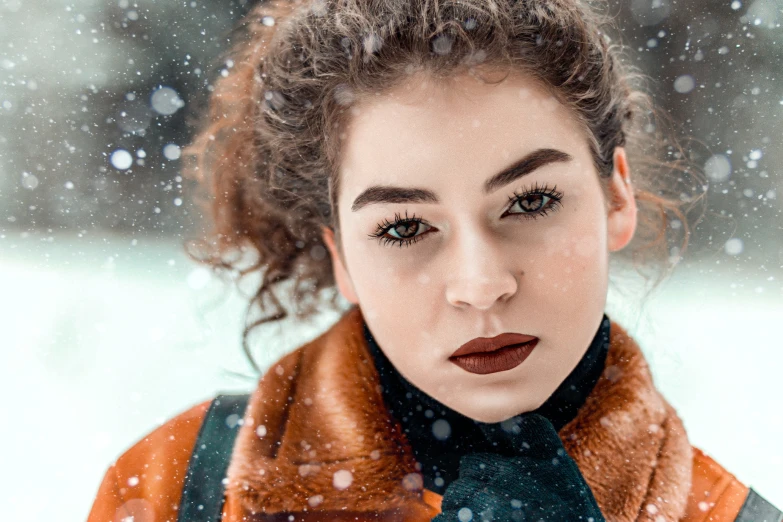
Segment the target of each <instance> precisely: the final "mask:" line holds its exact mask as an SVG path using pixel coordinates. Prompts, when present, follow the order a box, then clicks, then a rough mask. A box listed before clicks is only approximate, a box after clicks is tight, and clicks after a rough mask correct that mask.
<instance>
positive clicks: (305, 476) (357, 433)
mask: <svg viewBox="0 0 783 522" xmlns="http://www.w3.org/2000/svg"><path fill="white" fill-rule="evenodd" d="M362 321H363V317H362V315H361V311H360V309H359V308H358V307H354V308H352V309H350V310H349V311H348V312H347V313H346V314H345V315H344V316H343V317H342V318H340V320H339V321H338V322H337V323H336V324H335V325H333V326H332V327H331V328H330V329H329V330H327V331H326V332H324V333H323V334H322V335H320V336H319V337H317V338H316V339H314V340H313V341H311V342H309V343H307V344H305V345H304V346H302V347H300V348H299V349H297V350H296V351H294V352H293V353H291V354H289V355H287V356H285V357H283V358H282V359H281V360H280V361H279V362H278V363H277V364H274V365H273V366H272V367H271V368H270V369H269V371H268V372H267V373H266V375H264V377H263V378H262V379H261V380H260V381H259V384H258V387H257V389H256V390H255V392H254V393H253V395H252V397H251V399H250V403H249V406H248V409H247V411H246V413H245V418H244V423H243V425H242V427H241V428H240V432H239V435H238V437H237V441H236V445H235V448H234V455H233V457H232V461H231V464H230V467H229V471H228V477H229V481H228V486H227V492H228V494H229V495H234V496H236V498H238V500H239V502H240V504H241V505H242V506H243V507H244V509H245V510H246V511H247V512H248V513H270V514H271V513H284V512H297V511H311V512H312V511H333V510H337V511H340V510H346V509H347V510H350V511H354V512H376V511H377V512H381V511H386V510H393V511H404V512H406V513H408V514H410V515H413V516H412V517H411V518H414V519H415V518H421V519H422V520H429V518H431V517H432V516H434V515H435V514H436V512H433V511H432V509H433V508H432V507H431V506H429V505H428V504H426V503H425V502H424V501H423V500H422V481H421V476H420V475H419V474H418V473H416V470H415V460H414V458H413V454H412V452H411V450H410V447H409V446H408V444H407V442H406V440H405V438H404V437H403V436H402V435H401V433H400V429H399V425H396V423H394V422H393V421H392V420H391V418H390V417H389V415H388V413H387V412H386V409H385V407H384V405H383V399H382V395H381V392H380V388H379V384H378V383H379V380H378V374H377V373H376V371H375V367H374V365H373V364H372V359H371V357H370V354H369V352H368V351H367V347H366V341H365V339H364V336H363V332H362ZM560 437H561V439H562V440H563V444H564V446H565V448H566V451H567V452H568V453H569V455H571V457H572V458H573V459H574V460H575V461H576V464H577V465H578V467H579V469H580V471H581V472H582V474H583V475H584V477H585V480H586V481H587V483H588V484H589V485H590V488H591V489H592V491H593V494H594V495H595V497H596V500H597V501H598V505H599V506H600V508H601V511H602V512H603V513H604V515H605V517H606V519H607V520H608V521H612V522H614V521H618V522H625V521H637V520H638V521H655V522H659V521H675V520H679V519H680V518H681V517H682V516H683V514H684V513H685V507H686V502H687V498H688V493H689V491H690V485H691V467H692V460H691V459H692V454H691V446H690V444H689V442H688V439H687V436H686V434H685V430H684V428H683V425H682V423H681V421H680V419H679V417H678V416H677V414H676V413H675V411H674V410H673V408H672V407H671V406H670V405H669V404H668V403H667V402H666V400H665V399H664V398H663V397H662V396H661V395H660V394H659V393H658V391H657V390H656V389H655V387H654V385H653V381H652V377H651V375H650V372H649V368H648V366H647V363H646V361H645V359H644V356H643V355H642V352H641V350H640V349H639V347H638V345H637V344H636V343H635V342H634V341H633V339H631V338H630V337H629V336H628V335H627V333H626V332H625V331H624V330H623V328H622V327H620V326H619V325H617V324H616V323H614V322H612V324H611V333H610V345H609V353H608V355H607V360H606V366H605V370H604V373H603V375H602V376H601V378H600V379H599V381H598V383H597V384H596V386H595V388H594V389H593V391H592V393H591V394H590V396H589V397H588V399H587V402H586V403H585V404H584V406H583V407H582V408H581V409H580V410H579V412H578V414H577V416H576V418H575V419H573V420H572V421H571V422H570V423H568V424H567V425H566V426H564V427H563V428H562V429H561V430H560ZM338 472H339V473H338ZM417 514H418V515H420V517H417V516H416V515H417Z"/></svg>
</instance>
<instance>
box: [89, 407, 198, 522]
mask: <svg viewBox="0 0 783 522" xmlns="http://www.w3.org/2000/svg"><path fill="white" fill-rule="evenodd" d="M210 402H211V400H209V401H205V402H202V403H200V404H198V405H196V406H193V407H192V408H190V409H189V410H187V411H185V412H183V413H180V414H179V415H177V416H176V417H174V418H172V419H170V420H169V421H167V422H166V423H164V424H163V425H162V426H160V427H158V428H156V429H155V430H153V431H152V432H150V433H149V434H147V435H146V436H145V437H144V438H143V439H142V440H140V441H139V442H137V443H136V444H134V445H133V446H131V447H130V448H129V449H128V450H127V451H126V452H125V453H123V454H122V456H121V457H120V458H119V459H117V462H115V463H114V464H113V465H112V466H111V467H109V469H108V470H107V472H106V474H105V475H104V477H103V481H102V482H101V484H100V486H99V488H98V493H97V495H96V498H95V501H94V502H93V505H92V509H91V510H90V514H89V516H88V518H87V522H120V521H122V520H133V521H134V522H153V521H154V522H166V521H168V522H176V520H177V510H178V509H179V501H180V497H181V494H182V485H183V484H184V481H185V475H186V473H187V469H188V463H189V461H190V455H191V453H192V451H193V445H194V444H195V441H196V437H197V436H198V432H199V429H200V428H201V423H202V421H203V420H204V415H205V414H206V411H207V409H208V408H209V404H210ZM129 517H132V519H131V518H129Z"/></svg>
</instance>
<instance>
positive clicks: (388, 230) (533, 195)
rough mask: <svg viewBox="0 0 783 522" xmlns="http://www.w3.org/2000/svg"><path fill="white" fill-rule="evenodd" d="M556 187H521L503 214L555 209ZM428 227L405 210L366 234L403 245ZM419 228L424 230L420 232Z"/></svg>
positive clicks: (527, 216)
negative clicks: (517, 209)
mask: <svg viewBox="0 0 783 522" xmlns="http://www.w3.org/2000/svg"><path fill="white" fill-rule="evenodd" d="M556 189H557V186H556V185H555V186H554V187H553V188H551V189H550V188H549V187H548V186H546V185H544V186H543V187H539V186H538V184H536V186H535V187H534V188H532V189H529V190H524V191H523V192H522V193H517V192H514V195H513V196H511V197H509V198H508V199H509V201H510V202H511V205H510V206H509V209H508V210H507V211H506V212H505V213H504V214H503V215H504V216H506V215H512V216H519V217H520V218H522V219H537V218H539V217H542V216H546V215H547V214H549V213H550V212H554V211H555V210H557V209H558V208H559V206H560V205H561V204H562V203H561V200H562V199H563V194H562V193H561V192H558V191H557V190H556ZM517 205H518V206H519V208H520V209H522V212H511V210H512V209H513V208H514V207H515V206H517ZM429 228H431V226H430V225H428V224H427V223H425V222H424V220H422V219H421V218H420V217H417V216H416V215H415V214H414V215H413V216H411V217H408V213H407V211H406V212H405V217H404V218H403V217H401V216H400V215H399V214H395V215H394V220H393V221H391V222H390V221H388V220H386V219H384V221H383V223H379V224H378V226H377V229H376V231H375V232H373V233H372V234H368V235H369V237H370V239H376V240H377V241H378V243H381V242H383V244H384V245H391V246H394V244H397V245H399V246H400V248H402V246H410V245H412V244H413V243H416V242H417V241H419V240H420V239H421V238H422V237H423V236H425V235H426V232H427V230H429ZM422 229H424V232H425V233H420V232H421V231H422Z"/></svg>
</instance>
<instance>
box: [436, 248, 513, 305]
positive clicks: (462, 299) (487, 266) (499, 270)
mask: <svg viewBox="0 0 783 522" xmlns="http://www.w3.org/2000/svg"><path fill="white" fill-rule="evenodd" d="M457 250H458V251H457V252H455V253H454V255H452V256H451V257H450V260H451V262H450V263H449V267H448V269H449V273H450V274H451V275H452V278H451V279H450V280H449V282H448V284H447V286H446V300H447V301H448V302H449V304H451V305H453V306H455V307H457V308H465V307H473V308H477V309H479V310H486V309H488V308H490V307H491V306H493V305H494V304H495V302H497V301H501V302H505V301H508V300H509V299H510V298H511V297H512V296H513V295H514V294H516V292H517V289H518V287H519V281H518V279H517V274H519V275H522V273H523V272H522V270H521V269H515V268H513V267H514V264H515V261H516V259H514V258H513V256H509V254H508V252H505V253H504V252H503V249H502V248H501V246H500V245H498V244H495V243H493V242H492V241H491V240H490V239H489V238H487V237H485V236H481V235H479V234H474V235H472V236H471V238H470V239H469V240H466V241H462V242H461V244H460V245H459V246H458V247H457Z"/></svg>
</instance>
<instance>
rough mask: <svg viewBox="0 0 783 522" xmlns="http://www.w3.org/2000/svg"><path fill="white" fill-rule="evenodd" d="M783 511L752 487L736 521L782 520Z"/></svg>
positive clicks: (768, 521) (779, 521)
mask: <svg viewBox="0 0 783 522" xmlns="http://www.w3.org/2000/svg"><path fill="white" fill-rule="evenodd" d="M781 520H783V513H781V512H780V510H779V509H778V508H776V507H775V506H773V505H772V504H770V503H769V502H768V501H767V500H766V499H765V498H764V497H762V496H761V495H759V494H758V493H756V492H755V491H753V488H750V491H748V496H747V497H745V502H744V503H743V504H742V508H741V509H740V511H739V515H737V518H735V519H734V522H781Z"/></svg>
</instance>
